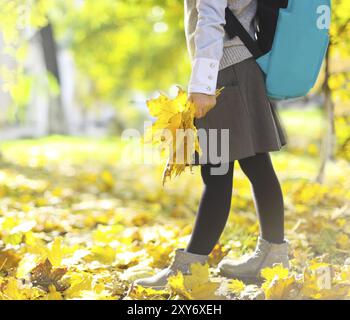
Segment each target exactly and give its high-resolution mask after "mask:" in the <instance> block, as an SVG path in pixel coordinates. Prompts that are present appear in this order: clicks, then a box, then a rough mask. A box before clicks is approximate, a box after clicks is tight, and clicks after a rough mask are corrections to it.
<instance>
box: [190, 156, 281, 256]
mask: <svg viewBox="0 0 350 320" xmlns="http://www.w3.org/2000/svg"><path fill="white" fill-rule="evenodd" d="M238 161H239V164H240V167H241V169H242V170H243V172H244V173H245V175H246V176H247V177H248V179H249V180H250V183H251V185H252V190H253V193H254V203H255V208H256V211H257V215H258V218H259V223H260V235H261V237H262V238H263V239H265V240H267V241H269V242H273V243H282V242H283V239H284V204H283V195H282V190H281V187H280V184H279V181H278V178H277V176H276V173H275V171H274V168H273V165H272V162H271V158H270V155H269V154H268V153H258V154H256V155H255V156H252V157H249V158H245V159H242V160H238ZM211 168H212V165H210V164H205V165H202V166H201V175H202V179H203V182H204V191H203V194H202V198H201V201H200V205H199V210H198V213H197V217H196V222H195V225H194V229H193V232H192V236H191V240H190V242H189V244H188V246H187V248H186V251H188V252H191V253H197V254H209V253H210V252H211V251H212V249H213V248H214V246H215V244H216V242H217V241H218V240H219V238H220V235H221V233H222V231H223V230H224V227H225V224H226V221H227V218H228V215H229V212H230V207H231V197H232V184H233V169H234V162H231V163H230V164H229V169H228V172H227V173H226V174H224V175H211Z"/></svg>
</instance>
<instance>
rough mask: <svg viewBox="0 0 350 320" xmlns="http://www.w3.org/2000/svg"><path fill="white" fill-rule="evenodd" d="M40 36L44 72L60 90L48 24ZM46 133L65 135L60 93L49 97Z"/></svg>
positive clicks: (55, 53)
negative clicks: (54, 81) (53, 80)
mask: <svg viewBox="0 0 350 320" xmlns="http://www.w3.org/2000/svg"><path fill="white" fill-rule="evenodd" d="M40 36H41V44H42V49H43V54H44V59H45V65H46V70H47V72H48V73H49V74H51V76H53V77H54V79H55V80H56V81H57V84H58V86H59V88H60V84H61V81H60V75H59V66H58V58H57V46H56V42H55V38H54V33H53V28H52V25H51V24H50V23H49V24H48V25H47V26H45V27H44V28H42V29H41V30H40ZM48 132H49V134H66V133H67V124H66V119H65V114H64V109H63V105H62V97H61V93H59V94H58V95H56V96H51V97H50V105H49V119H48Z"/></svg>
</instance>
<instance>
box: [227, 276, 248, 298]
mask: <svg viewBox="0 0 350 320" xmlns="http://www.w3.org/2000/svg"><path fill="white" fill-rule="evenodd" d="M245 287H246V285H245V284H244V282H242V281H240V280H237V279H231V280H229V282H228V283H227V289H228V290H229V291H231V292H233V293H234V294H237V295H238V294H240V293H241V292H242V291H243V290H244V289H245Z"/></svg>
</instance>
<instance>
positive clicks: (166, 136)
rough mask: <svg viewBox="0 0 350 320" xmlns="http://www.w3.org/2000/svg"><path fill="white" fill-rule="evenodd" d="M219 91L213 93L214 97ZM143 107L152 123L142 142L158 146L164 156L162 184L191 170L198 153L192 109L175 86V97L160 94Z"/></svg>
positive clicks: (190, 104) (184, 93)
mask: <svg viewBox="0 0 350 320" xmlns="http://www.w3.org/2000/svg"><path fill="white" fill-rule="evenodd" d="M222 90H223V88H221V89H219V90H217V91H216V96H218V95H220V93H221V91H222ZM147 107H148V109H149V111H150V114H151V115H152V116H153V117H155V118H156V120H155V122H154V123H153V125H152V126H151V127H150V128H148V130H146V132H145V135H144V137H143V139H142V141H143V143H152V144H153V145H158V146H159V148H160V150H161V154H162V155H165V156H166V157H167V161H166V165H165V168H164V172H163V179H162V180H163V185H164V184H165V182H166V180H167V179H168V178H169V179H171V178H172V177H173V176H178V175H180V174H181V173H182V172H184V171H185V169H186V167H187V166H188V167H189V168H190V169H192V157H193V155H194V153H195V152H197V153H198V154H199V155H201V154H202V151H201V149H200V145H199V141H198V136H197V129H196V127H195V125H194V115H195V106H194V104H193V103H192V102H190V101H187V93H186V92H185V91H184V90H183V89H182V88H181V87H179V86H178V95H177V97H176V98H174V99H170V98H169V97H167V96H166V95H165V94H161V95H160V96H159V97H158V98H156V99H150V100H148V101H147Z"/></svg>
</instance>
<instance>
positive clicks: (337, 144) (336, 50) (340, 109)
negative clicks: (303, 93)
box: [317, 0, 350, 182]
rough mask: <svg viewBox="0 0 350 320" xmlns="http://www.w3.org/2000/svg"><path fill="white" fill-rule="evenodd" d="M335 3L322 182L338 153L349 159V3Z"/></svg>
mask: <svg viewBox="0 0 350 320" xmlns="http://www.w3.org/2000/svg"><path fill="white" fill-rule="evenodd" d="M332 6H333V7H332V24H331V29H330V36H331V39H330V45H329V49H328V52H327V55H326V60H325V75H324V82H323V86H322V89H323V93H324V96H325V99H324V100H325V103H324V114H325V124H326V128H325V130H324V137H323V142H322V153H321V165H320V169H319V173H318V176H317V181H319V182H322V181H323V179H324V175H325V170H326V165H327V162H328V161H329V160H331V159H333V158H334V156H335V155H336V154H338V155H340V154H341V155H342V156H343V157H346V158H348V159H350V153H349V152H347V151H350V130H349V128H350V105H349V102H350V90H349V89H350V41H349V34H350V2H349V1H343V0H333V1H332ZM336 127H337V130H336ZM347 153H348V154H347Z"/></svg>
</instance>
